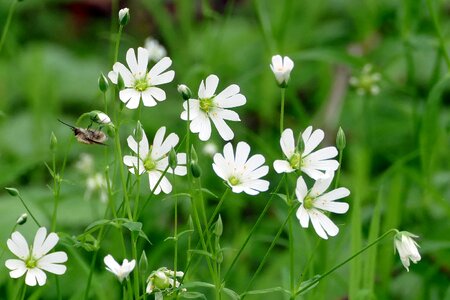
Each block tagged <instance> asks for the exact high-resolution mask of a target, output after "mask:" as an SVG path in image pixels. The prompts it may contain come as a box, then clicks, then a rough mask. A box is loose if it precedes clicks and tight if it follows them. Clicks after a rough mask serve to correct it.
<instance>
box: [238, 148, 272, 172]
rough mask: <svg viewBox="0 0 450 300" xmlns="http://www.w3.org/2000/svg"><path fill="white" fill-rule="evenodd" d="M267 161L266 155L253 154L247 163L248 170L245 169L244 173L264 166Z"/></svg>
mask: <svg viewBox="0 0 450 300" xmlns="http://www.w3.org/2000/svg"><path fill="white" fill-rule="evenodd" d="M236 155H237V153H236ZM265 161H266V160H265V158H264V156H262V155H261V154H255V155H253V156H252V157H250V159H249V160H248V161H247V163H246V164H245V169H246V170H245V172H244V174H247V173H248V172H252V171H253V170H256V169H257V168H259V167H260V166H262V165H263V164H264V162H265ZM236 165H237V164H236ZM237 166H239V165H237Z"/></svg>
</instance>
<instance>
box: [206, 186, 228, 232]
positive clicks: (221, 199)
mask: <svg viewBox="0 0 450 300" xmlns="http://www.w3.org/2000/svg"><path fill="white" fill-rule="evenodd" d="M229 192H230V188H229V187H227V189H226V190H225V192H223V194H222V197H221V198H220V201H219V203H218V204H217V206H216V208H215V209H214V212H213V214H212V215H211V217H210V218H209V221H208V224H207V226H206V230H208V231H209V227H211V224H212V223H213V222H214V218H215V217H216V216H217V214H218V213H219V211H220V208H221V207H222V204H223V202H224V200H225V197H226V196H227V195H228V193H229Z"/></svg>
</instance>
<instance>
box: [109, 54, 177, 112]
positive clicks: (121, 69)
mask: <svg viewBox="0 0 450 300" xmlns="http://www.w3.org/2000/svg"><path fill="white" fill-rule="evenodd" d="M137 52H138V53H137V56H136V54H135V52H134V49H132V48H131V49H128V51H127V55H126V60H127V64H128V67H129V68H126V67H125V66H124V65H123V64H122V63H120V62H116V63H115V64H114V66H113V71H111V72H109V73H108V77H109V79H110V80H111V81H112V82H113V83H114V84H117V82H118V76H119V74H120V76H121V77H122V79H123V82H124V85H125V88H124V89H123V90H121V91H120V92H119V98H120V100H121V101H122V102H124V103H126V107H127V108H129V109H136V108H138V106H139V103H140V100H141V99H142V103H143V104H144V106H148V107H151V106H155V105H156V104H157V101H164V100H166V92H164V90H162V89H160V88H159V87H157V86H158V85H161V84H165V83H169V82H171V81H172V80H173V78H174V77H175V72H174V71H173V70H170V71H167V72H165V71H166V70H167V69H168V68H169V67H170V66H171V65H172V60H171V59H170V58H169V57H164V58H162V59H161V60H160V61H158V62H157V63H156V64H155V65H154V66H153V67H152V68H151V69H150V71H147V66H148V60H149V53H148V50H147V49H145V48H141V47H139V48H138V50H137Z"/></svg>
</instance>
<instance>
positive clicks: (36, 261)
mask: <svg viewBox="0 0 450 300" xmlns="http://www.w3.org/2000/svg"><path fill="white" fill-rule="evenodd" d="M58 240H59V238H58V235H57V234H56V233H54V232H51V233H50V234H49V235H48V236H47V229H45V227H41V228H39V229H38V231H37V232H36V235H35V237H34V243H33V245H32V246H29V245H28V243H27V241H26V240H25V238H24V237H23V235H22V234H21V233H20V232H18V231H15V232H13V233H12V234H11V238H10V239H8V241H7V245H8V248H9V250H10V251H11V252H12V253H13V254H14V255H15V256H17V257H18V258H19V259H8V260H7V261H6V262H5V266H6V267H7V268H8V269H9V270H11V272H9V276H11V278H19V277H22V276H23V275H24V274H25V273H26V276H25V283H26V284H27V285H29V286H35V285H36V284H38V285H40V286H42V285H44V284H45V282H46V281H47V275H46V274H45V272H44V271H47V272H50V273H54V274H57V275H62V274H64V273H65V272H66V269H67V268H66V266H64V265H62V263H64V262H66V261H67V254H66V253H65V252H64V251H57V252H53V253H50V254H47V253H48V252H49V251H50V250H52V249H53V247H55V246H56V244H57V243H58Z"/></svg>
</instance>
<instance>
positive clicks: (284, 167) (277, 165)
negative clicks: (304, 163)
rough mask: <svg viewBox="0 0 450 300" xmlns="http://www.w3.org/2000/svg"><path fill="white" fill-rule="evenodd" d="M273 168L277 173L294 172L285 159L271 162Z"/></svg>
mask: <svg viewBox="0 0 450 300" xmlns="http://www.w3.org/2000/svg"><path fill="white" fill-rule="evenodd" d="M273 168H274V169H275V172H277V173H278V174H279V173H291V172H294V171H295V169H293V168H292V167H291V165H290V164H289V162H287V161H286V160H276V161H274V162H273Z"/></svg>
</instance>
